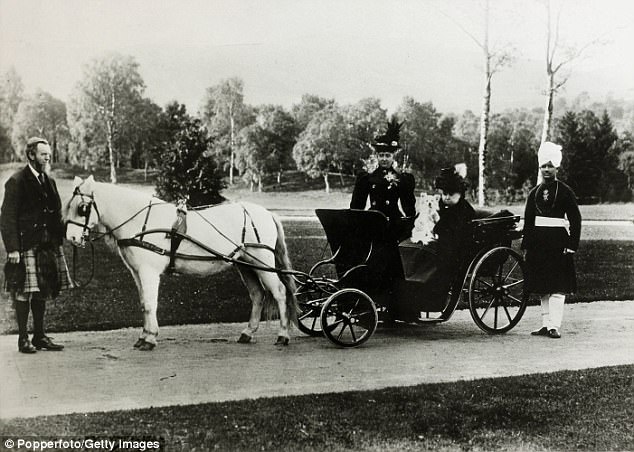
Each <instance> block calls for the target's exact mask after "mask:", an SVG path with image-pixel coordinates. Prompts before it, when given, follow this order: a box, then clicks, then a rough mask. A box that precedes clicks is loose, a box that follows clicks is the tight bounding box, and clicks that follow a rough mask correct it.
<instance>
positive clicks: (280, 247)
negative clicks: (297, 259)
mask: <svg viewBox="0 0 634 452" xmlns="http://www.w3.org/2000/svg"><path fill="white" fill-rule="evenodd" d="M272 215H273V221H274V222H275V227H276V228H277V242H276V243H275V267H276V268H277V269H279V270H292V269H293V267H292V266H291V260H290V258H289V257H288V250H287V249H286V239H285V238H284V228H283V227H282V222H281V221H280V219H279V218H278V216H277V215H275V214H272ZM278 276H279V278H280V281H282V284H284V287H286V311H287V312H288V318H289V319H290V321H291V322H293V324H294V325H297V311H298V309H299V308H298V306H297V298H295V292H297V287H296V286H295V280H294V279H293V277H292V276H291V275H289V274H284V273H278Z"/></svg>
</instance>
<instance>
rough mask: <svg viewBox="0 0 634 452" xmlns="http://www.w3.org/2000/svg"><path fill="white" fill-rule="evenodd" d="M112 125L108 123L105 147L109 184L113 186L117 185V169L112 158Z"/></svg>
mask: <svg viewBox="0 0 634 452" xmlns="http://www.w3.org/2000/svg"><path fill="white" fill-rule="evenodd" d="M112 129H113V127H112V123H111V122H110V121H108V138H107V141H108V142H107V146H108V157H109V158H110V182H112V183H113V184H116V183H117V169H116V168H115V157H114V149H113V145H112Z"/></svg>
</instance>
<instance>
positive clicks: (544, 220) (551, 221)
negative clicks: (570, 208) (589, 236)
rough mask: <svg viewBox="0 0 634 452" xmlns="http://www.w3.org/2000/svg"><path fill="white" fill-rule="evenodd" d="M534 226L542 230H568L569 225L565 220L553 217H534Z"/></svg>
mask: <svg viewBox="0 0 634 452" xmlns="http://www.w3.org/2000/svg"><path fill="white" fill-rule="evenodd" d="M535 226H536V227H542V228H566V229H568V227H569V223H568V220H566V219H565V218H553V217H541V216H536V217H535Z"/></svg>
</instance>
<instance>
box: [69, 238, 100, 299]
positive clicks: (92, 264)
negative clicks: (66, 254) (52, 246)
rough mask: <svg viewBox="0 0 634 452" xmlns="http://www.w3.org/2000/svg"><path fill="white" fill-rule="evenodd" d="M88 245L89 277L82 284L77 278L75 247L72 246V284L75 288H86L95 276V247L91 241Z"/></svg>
mask: <svg viewBox="0 0 634 452" xmlns="http://www.w3.org/2000/svg"><path fill="white" fill-rule="evenodd" d="M89 243H90V275H89V276H88V279H87V280H86V281H84V282H82V281H80V280H79V278H78V277H77V247H76V246H73V284H74V285H75V288H78V289H79V288H82V287H86V286H87V285H88V284H90V282H91V281H92V278H93V277H94V276H95V245H93V243H92V241H91V242H89Z"/></svg>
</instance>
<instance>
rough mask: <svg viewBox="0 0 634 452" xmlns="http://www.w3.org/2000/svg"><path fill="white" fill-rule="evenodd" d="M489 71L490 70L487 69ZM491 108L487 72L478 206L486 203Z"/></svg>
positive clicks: (483, 103) (479, 151) (480, 148)
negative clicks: (487, 152)
mask: <svg viewBox="0 0 634 452" xmlns="http://www.w3.org/2000/svg"><path fill="white" fill-rule="evenodd" d="M487 72H488V70H487ZM490 109H491V77H490V75H489V74H488V73H487V77H486V84H485V88H484V99H483V101H482V114H481V116H480V144H479V146H478V206H479V207H483V206H484V205H485V204H486V191H485V190H486V177H485V173H484V172H485V170H486V151H487V138H488V134H489V112H490Z"/></svg>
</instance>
